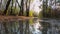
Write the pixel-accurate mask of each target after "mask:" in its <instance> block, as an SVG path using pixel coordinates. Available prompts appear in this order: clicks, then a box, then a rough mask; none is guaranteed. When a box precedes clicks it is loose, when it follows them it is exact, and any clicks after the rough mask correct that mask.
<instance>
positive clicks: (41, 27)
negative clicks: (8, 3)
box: [0, 18, 60, 34]
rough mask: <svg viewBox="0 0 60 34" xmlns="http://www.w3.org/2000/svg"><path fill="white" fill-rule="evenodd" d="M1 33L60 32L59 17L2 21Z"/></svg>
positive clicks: (57, 33) (45, 33)
mask: <svg viewBox="0 0 60 34" xmlns="http://www.w3.org/2000/svg"><path fill="white" fill-rule="evenodd" d="M0 34H60V20H58V19H41V20H40V19H37V18H34V19H26V20H12V21H8V20H5V21H0Z"/></svg>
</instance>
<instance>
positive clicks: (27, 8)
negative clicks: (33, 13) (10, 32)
mask: <svg viewBox="0 0 60 34" xmlns="http://www.w3.org/2000/svg"><path fill="white" fill-rule="evenodd" d="M29 9H30V0H26V16H29Z"/></svg>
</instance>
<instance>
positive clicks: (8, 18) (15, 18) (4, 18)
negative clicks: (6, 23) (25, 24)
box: [0, 15, 34, 21]
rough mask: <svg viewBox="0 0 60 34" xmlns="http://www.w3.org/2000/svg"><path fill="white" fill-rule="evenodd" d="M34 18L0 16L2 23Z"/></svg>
mask: <svg viewBox="0 0 60 34" xmlns="http://www.w3.org/2000/svg"><path fill="white" fill-rule="evenodd" d="M30 18H34V17H26V16H1V15H0V21H1V20H2V21H3V20H20V19H21V20H25V19H30Z"/></svg>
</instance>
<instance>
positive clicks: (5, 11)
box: [4, 0, 11, 15]
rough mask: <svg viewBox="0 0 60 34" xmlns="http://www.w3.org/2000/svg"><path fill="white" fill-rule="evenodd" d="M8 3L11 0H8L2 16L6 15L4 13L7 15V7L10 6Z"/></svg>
mask: <svg viewBox="0 0 60 34" xmlns="http://www.w3.org/2000/svg"><path fill="white" fill-rule="evenodd" d="M10 2H11V0H8V1H7V4H6V9H5V10H4V14H5V15H6V13H7V10H8V7H9V5H10Z"/></svg>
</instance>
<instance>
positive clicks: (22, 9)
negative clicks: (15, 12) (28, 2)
mask: <svg viewBox="0 0 60 34" xmlns="http://www.w3.org/2000/svg"><path fill="white" fill-rule="evenodd" d="M23 11H24V0H21V5H20V12H19V15H20V16H23Z"/></svg>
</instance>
